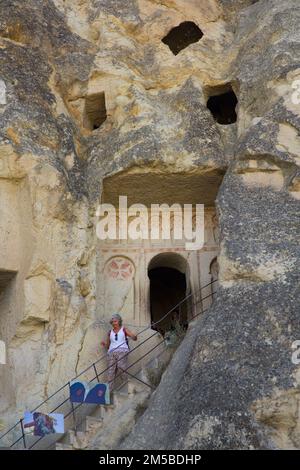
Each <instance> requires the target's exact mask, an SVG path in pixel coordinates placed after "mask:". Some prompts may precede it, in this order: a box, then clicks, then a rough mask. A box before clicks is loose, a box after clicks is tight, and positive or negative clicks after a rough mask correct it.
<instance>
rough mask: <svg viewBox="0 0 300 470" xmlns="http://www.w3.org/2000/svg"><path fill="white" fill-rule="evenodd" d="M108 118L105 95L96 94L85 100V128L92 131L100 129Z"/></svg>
mask: <svg viewBox="0 0 300 470" xmlns="http://www.w3.org/2000/svg"><path fill="white" fill-rule="evenodd" d="M106 118H107V112H106V105H105V94H104V92H102V93H94V94H91V95H88V96H87V97H86V98H85V106H84V117H83V126H84V127H85V128H86V129H89V130H90V131H94V130H96V129H99V127H100V126H101V125H102V124H103V123H104V121H105V120H106Z"/></svg>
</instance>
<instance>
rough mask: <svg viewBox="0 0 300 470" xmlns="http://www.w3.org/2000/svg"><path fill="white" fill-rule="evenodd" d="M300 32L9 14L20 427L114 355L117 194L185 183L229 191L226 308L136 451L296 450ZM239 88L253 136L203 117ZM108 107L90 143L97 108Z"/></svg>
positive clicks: (5, 371)
mask: <svg viewBox="0 0 300 470" xmlns="http://www.w3.org/2000/svg"><path fill="white" fill-rule="evenodd" d="M299 15H300V10H299V6H298V2H297V1H296V0H287V1H285V2H278V1H275V0H260V1H258V2H252V1H250V0H248V1H247V0H245V1H233V0H226V1H225V0H220V1H218V0H208V1H207V2H198V1H196V0H190V1H188V2H187V1H185V0H184V1H183V0H165V1H163V2H162V1H161V2H160V1H157V0H120V1H111V0H101V1H100V0H99V1H96V0H90V1H88V0H76V1H74V0H67V1H62V0H54V1H53V2H52V1H50V0H43V1H42V0H28V1H27V2H26V3H25V4H23V2H22V5H21V4H20V2H18V1H13V0H3V1H2V2H1V12H0V58H1V59H0V60H1V72H0V74H1V75H0V80H1V81H0V91H1V92H0V121H1V126H0V128H1V130H0V136H1V147H0V152H1V153H0V158H1V159H0V240H1V245H0V270H2V271H6V272H15V273H17V274H16V275H15V276H14V277H13V278H12V279H10V280H9V283H8V284H7V286H6V287H5V289H4V290H3V293H2V294H1V297H0V312H1V314H0V334H1V337H3V338H4V339H5V340H6V342H7V346H8V361H9V364H8V367H2V366H1V367H2V368H1V369H0V374H2V375H1V376H0V377H1V384H4V389H3V388H2V390H1V402H0V406H1V408H0V409H1V413H2V415H3V416H4V417H5V419H6V424H7V423H8V422H9V421H10V420H12V419H13V418H14V417H19V416H20V413H22V411H23V409H24V407H30V406H32V405H33V404H36V403H37V402H38V401H39V400H41V399H43V398H45V397H46V396H47V395H48V394H50V393H51V392H53V391H54V390H55V389H56V388H57V387H59V386H60V385H61V384H62V382H63V381H65V380H67V379H69V378H70V377H72V376H73V375H74V374H75V373H76V372H78V371H79V369H80V368H81V367H83V366H85V365H87V363H89V361H90V360H91V358H92V357H94V356H95V358H96V357H98V356H99V353H100V351H99V345H98V343H97V341H98V338H99V336H101V335H102V334H103V331H104V330H102V329H101V328H98V329H94V328H93V324H94V322H95V321H96V320H97V319H99V316H101V312H99V309H98V308H97V306H98V305H99V304H100V299H98V298H97V282H98V280H97V263H98V261H97V251H98V244H97V238H96V231H95V223H96V217H95V209H96V206H97V204H98V202H99V200H100V196H101V190H102V185H103V179H104V178H105V177H107V176H111V175H113V174H117V173H120V172H128V171H129V173H130V172H132V174H140V173H141V174H142V173H145V172H148V173H149V174H157V173H159V174H161V175H162V176H165V177H166V178H170V175H171V176H172V175H175V174H176V175H183V177H184V178H186V180H185V181H186V182H187V183H186V187H187V188H188V185H189V181H190V179H189V176H192V175H195V174H196V175H198V176H199V175H200V176H203V186H204V189H205V176H206V175H211V174H217V175H218V181H219V183H218V185H219V184H220V180H221V179H222V177H223V175H224V174H225V177H224V179H223V183H222V186H221V188H220V191H219V194H218V198H217V208H218V215H219V221H220V239H221V253H220V257H219V265H220V270H221V271H220V283H221V290H220V296H219V299H217V301H216V304H215V308H214V309H213V310H211V311H210V312H209V313H208V314H206V316H205V317H203V319H201V321H200V322H199V324H198V325H197V327H196V326H195V328H196V330H195V329H193V330H191V333H189V334H188V335H187V338H186V340H185V342H184V343H183V345H182V348H180V349H179V350H178V352H177V354H176V359H175V358H174V363H173V365H172V364H171V367H170V368H169V370H168V373H167V374H170V375H169V376H168V375H167V374H166V376H165V378H164V380H163V382H162V384H161V386H160V388H159V390H158V392H157V394H156V398H155V399H154V400H153V403H152V405H151V406H150V408H149V410H148V411H147V412H146V414H145V416H144V417H143V418H142V419H141V421H140V423H139V424H138V426H137V428H136V430H135V431H134V434H133V436H132V437H129V439H128V440H127V441H126V442H125V444H124V445H125V446H128V447H135V446H137V447H145V448H147V447H150V448H153V447H159V446H161V445H162V443H163V447H169V448H172V447H187V448H189V447H212V448H214V447H250V446H254V447H260V446H265V445H273V444H266V442H267V440H266V439H265V437H264V436H263V435H262V430H263V429H264V425H266V424H267V425H268V426H269V427H268V432H267V435H268V437H270V436H271V437H273V438H274V442H275V444H274V445H278V446H283V447H289V446H290V447H293V446H294V447H297V446H298V447H299V439H300V438H299V430H298V428H297V426H298V427H299V424H298V423H299V421H298V416H297V406H298V394H297V393H298V392H297V387H298V382H297V380H298V379H299V377H298V379H297V374H296V372H297V369H296V368H295V366H293V364H292V363H291V360H290V358H291V342H292V341H293V340H294V339H297V335H299V323H298V322H299V319H298V318H297V305H296V289H297V281H298V272H299V265H298V263H299V252H298V250H299V248H298V246H299V241H298V240H297V236H298V233H299V227H298V220H299V154H300V148H299V146H300V144H299V137H298V132H299V105H295V104H293V103H292V102H291V93H292V88H291V85H292V83H293V81H294V80H295V79H296V78H297V77H299V74H300V65H299V64H300V62H299V59H300V57H299V46H298V44H299V32H298V24H299ZM183 21H193V22H195V23H196V24H197V25H198V26H199V27H200V28H201V31H202V32H203V37H202V38H201V40H200V41H199V42H196V43H194V44H191V45H189V46H188V47H187V48H185V49H183V50H182V51H181V52H180V53H179V54H178V55H176V56H175V55H173V53H172V52H171V51H170V49H169V47H168V46H167V45H166V44H164V43H163V42H162V41H161V40H162V38H163V37H164V36H166V34H167V33H168V32H169V31H170V29H171V28H173V27H174V26H177V25H178V24H180V23H181V22H183ZM228 82H230V83H231V85H232V88H233V90H234V92H235V93H236V95H237V97H238V100H239V101H238V106H237V111H238V119H237V123H235V124H231V125H229V126H221V125H218V124H216V123H215V121H214V119H213V117H212V115H211V113H210V111H209V110H208V109H207V107H206V101H207V98H208V96H209V95H210V93H211V91H212V89H213V87H216V86H220V87H222V86H224V84H226V83H228ZM101 93H104V95H105V107H106V114H107V119H106V120H105V121H104V122H103V124H102V125H101V126H100V127H99V128H98V129H95V130H92V129H91V128H89V126H86V124H85V123H86V115H85V114H86V103H87V99H88V98H89V97H91V96H92V97H93V96H94V95H97V96H99V94H101ZM102 111H103V110H102ZM134 181H136V180H134ZM129 184H130V180H129ZM182 188H183V189H182V193H183V194H182V198H183V201H182V202H185V201H184V184H183V186H182ZM208 189H209V188H208ZM215 189H216V188H215ZM202 190H203V188H202ZM145 191H146V192H147V194H151V187H150V186H148V187H147V188H145ZM204 192H205V190H204ZM164 194H166V195H168V191H165V193H164ZM141 202H142V201H141ZM200 202H201V201H200ZM98 290H99V289H98ZM298 316H299V315H298ZM195 331H196V334H195V333H194V332H195ZM186 348H188V350H189V352H188V356H187V357H188V358H189V360H188V361H187V360H186V358H185V359H183V356H182V355H184V354H186ZM179 364H181V366H180V367H181V370H182V371H181V372H180V373H179V372H178V367H179ZM24 365H25V366H24ZM178 374H179V375H178ZM298 376H299V374H298ZM168 377H171V379H170V380H169V379H168ZM174 377H177V378H180V377H183V380H182V381H179V382H178V388H177V391H176V392H175V393H173V394H171V395H170V389H169V387H171V386H172V383H173V382H172V381H173V380H175V378H174ZM176 380H177V379H176ZM172 390H173V392H174V388H172ZM171 396H172V398H170V397H171ZM166 397H168V400H167V404H166ZM287 397H289V398H290V399H289V400H288V398H287ZM287 400H288V402H289V403H291V405H286V402H287ZM162 404H163V405H162ZM165 404H166V405H165ZM161 406H166V408H165V409H164V413H163V414H162V413H161V408H160V407H161ZM270 410H271V411H270ZM272 410H273V411H272ZM13 415H15V416H13ZM149 416H154V417H155V421H154V423H155V432H152V430H151V424H150V420H149ZM162 416H163V417H164V418H162ZM255 416H256V419H257V421H256V420H255ZM165 418H166V422H164V423H162V419H165ZM257 423H258V424H257ZM178 429H179V430H178ZM156 439H157V440H156Z"/></svg>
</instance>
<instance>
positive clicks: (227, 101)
mask: <svg viewBox="0 0 300 470" xmlns="http://www.w3.org/2000/svg"><path fill="white" fill-rule="evenodd" d="M237 103H238V100H237V97H236V95H235V93H234V91H233V90H232V89H230V90H228V91H225V92H224V93H221V94H216V95H214V96H211V97H210V98H209V99H208V101H207V107H208V109H209V110H210V112H211V113H212V115H213V117H214V120H215V121H217V123H218V124H223V125H226V124H233V123H234V122H236V119H237V115H236V111H235V108H236V105H237Z"/></svg>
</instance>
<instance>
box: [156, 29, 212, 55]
mask: <svg viewBox="0 0 300 470" xmlns="http://www.w3.org/2000/svg"><path fill="white" fill-rule="evenodd" d="M202 36H203V33H202V31H201V29H200V28H199V27H198V26H197V25H196V24H195V23H193V22H192V21H184V22H183V23H180V25H178V26H176V27H175V28H173V29H171V31H170V32H169V33H168V34H167V35H166V36H165V37H164V38H163V39H162V42H163V43H164V44H167V46H169V48H170V50H171V51H172V52H173V54H174V55H177V54H178V53H179V52H180V51H182V49H185V48H186V47H188V46H189V45H190V44H193V43H195V42H198V41H199V40H200V39H201V38H202Z"/></svg>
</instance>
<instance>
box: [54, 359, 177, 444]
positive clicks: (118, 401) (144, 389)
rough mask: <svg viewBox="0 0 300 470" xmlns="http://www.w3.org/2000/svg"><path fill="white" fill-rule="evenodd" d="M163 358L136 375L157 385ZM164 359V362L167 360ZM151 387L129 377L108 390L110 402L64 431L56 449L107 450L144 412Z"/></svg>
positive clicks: (163, 364) (124, 435)
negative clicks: (123, 383)
mask: <svg viewBox="0 0 300 470" xmlns="http://www.w3.org/2000/svg"><path fill="white" fill-rule="evenodd" d="M165 362H166V359H165V360H164V361H163V362H162V361H160V360H158V359H154V360H152V361H151V364H148V367H144V368H143V369H142V370H141V372H140V373H139V374H138V375H137V377H138V378H140V379H141V380H143V381H144V382H146V383H148V384H151V385H152V387H153V385H157V384H158V382H159V378H160V376H161V374H162V372H163V370H164V367H165ZM167 362H168V361H167ZM153 390H154V388H150V387H148V386H147V385H146V384H143V383H141V382H139V381H138V380H136V379H133V378H130V379H128V382H127V384H126V385H123V387H122V388H121V389H120V390H116V391H113V392H112V404H110V405H99V406H97V407H95V410H94V411H93V413H91V414H90V415H89V416H86V417H85V418H84V419H83V422H82V423H81V424H80V426H78V428H77V430H76V431H75V430H74V429H70V430H68V431H67V432H66V433H65V434H64V436H63V437H62V438H61V439H60V441H59V442H57V443H56V445H55V449H56V450H79V449H97V450H111V449H115V448H117V446H118V445H119V444H120V442H121V441H122V440H123V439H125V437H126V436H127V435H128V434H129V433H130V431H131V430H132V428H133V426H134V424H135V423H136V421H137V419H138V418H139V417H140V415H141V414H142V413H143V412H144V411H145V409H146V408H147V405H148V400H149V397H150V395H151V393H152V392H153Z"/></svg>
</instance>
